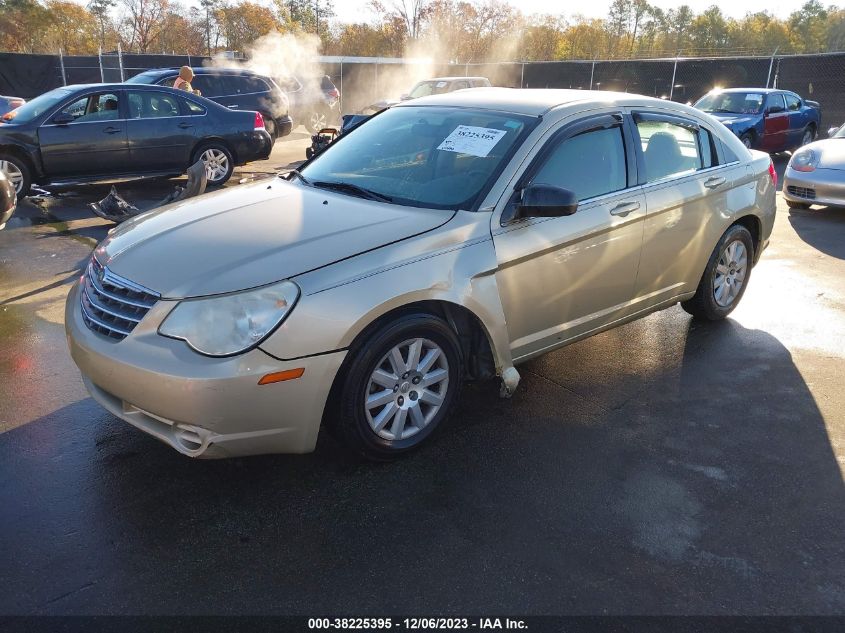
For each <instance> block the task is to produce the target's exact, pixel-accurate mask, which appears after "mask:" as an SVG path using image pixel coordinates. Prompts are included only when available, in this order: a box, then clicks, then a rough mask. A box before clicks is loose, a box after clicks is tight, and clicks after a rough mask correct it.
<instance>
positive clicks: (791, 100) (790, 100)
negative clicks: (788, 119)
mask: <svg viewBox="0 0 845 633" xmlns="http://www.w3.org/2000/svg"><path fill="white" fill-rule="evenodd" d="M783 96H784V98H785V99H786V109H787V110H789V111H790V112H795V111H797V110H800V109H801V100H800V99H799V98H798V97H796V96H795V95H783Z"/></svg>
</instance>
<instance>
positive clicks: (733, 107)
mask: <svg viewBox="0 0 845 633" xmlns="http://www.w3.org/2000/svg"><path fill="white" fill-rule="evenodd" d="M695 107H696V108H698V109H699V110H703V111H704V112H707V113H708V114H710V115H712V116H714V117H715V118H717V119H718V120H719V121H721V122H722V123H723V124H724V125H725V126H726V127H727V128H728V129H729V130H730V131H731V132H733V133H734V134H736V135H737V136H738V137H739V139H740V140H741V141H742V142H743V143H744V144H745V146H746V147H748V148H749V149H759V150H762V151H764V152H769V153H770V154H774V153H776V152H785V151H790V150H794V149H798V148H799V147H801V146H803V145H806V144H807V143H812V142H813V140H815V138H816V137H817V136H818V133H819V129H821V107H820V106H819V104H818V103H817V102H815V101H807V100H806V99H802V98H801V97H799V96H798V95H797V94H795V93H794V92H790V91H788V90H774V89H770V88H731V89H728V90H722V89H716V90H712V91H710V92H708V93H707V94H706V95H704V96H703V97H702V98H701V99H699V100H698V102H697V103H696V104H695Z"/></svg>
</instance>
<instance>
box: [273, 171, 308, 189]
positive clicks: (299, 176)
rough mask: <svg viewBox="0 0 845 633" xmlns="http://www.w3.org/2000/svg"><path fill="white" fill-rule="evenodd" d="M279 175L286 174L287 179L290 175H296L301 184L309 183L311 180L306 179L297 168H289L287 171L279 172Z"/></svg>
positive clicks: (289, 178)
mask: <svg viewBox="0 0 845 633" xmlns="http://www.w3.org/2000/svg"><path fill="white" fill-rule="evenodd" d="M279 176H286V177H287V179H288V180H291V176H296V177H297V178H299V179H300V180H301V181H302V183H303V184H305V185H310V184H311V181H310V180H308V179H307V178H306V177H305V176H303V175H302V172H301V171H299V170H298V169H291V170H290V171H289V172H288V173H286V174H279Z"/></svg>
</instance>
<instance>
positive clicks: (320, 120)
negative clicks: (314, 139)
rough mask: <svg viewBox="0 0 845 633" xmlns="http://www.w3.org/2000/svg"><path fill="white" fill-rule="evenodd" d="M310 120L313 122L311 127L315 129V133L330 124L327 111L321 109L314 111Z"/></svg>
mask: <svg viewBox="0 0 845 633" xmlns="http://www.w3.org/2000/svg"><path fill="white" fill-rule="evenodd" d="M308 121H309V122H310V123H311V129H312V130H314V133H315V134H316V133H317V132H319V131H320V130H322V129H323V128H324V127H326V126H327V125H328V117H326V115H325V113H323V112H319V111H315V112H312V113H311V116H310V117H309V119H308Z"/></svg>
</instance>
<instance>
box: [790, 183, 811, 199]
mask: <svg viewBox="0 0 845 633" xmlns="http://www.w3.org/2000/svg"><path fill="white" fill-rule="evenodd" d="M786 190H787V191H788V192H789V193H790V194H791V195H793V196H795V197H797V198H806V199H807V200H815V199H816V190H815V189H813V188H811V187H793V186H792V185H790V186H789V187H787V188H786Z"/></svg>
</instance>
